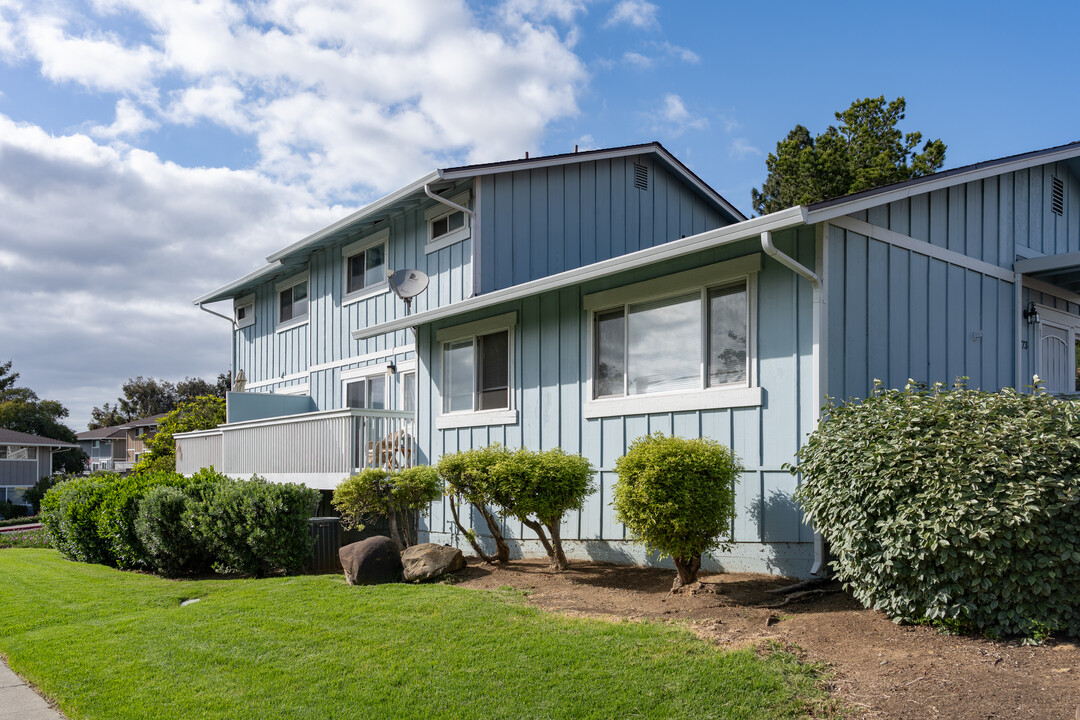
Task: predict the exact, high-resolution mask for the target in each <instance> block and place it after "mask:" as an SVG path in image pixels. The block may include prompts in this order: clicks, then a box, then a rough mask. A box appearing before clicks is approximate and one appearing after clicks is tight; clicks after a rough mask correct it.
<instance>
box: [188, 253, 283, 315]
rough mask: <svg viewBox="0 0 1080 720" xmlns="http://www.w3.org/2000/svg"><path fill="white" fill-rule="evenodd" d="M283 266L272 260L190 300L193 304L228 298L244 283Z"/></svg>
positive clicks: (276, 270) (277, 270) (279, 270)
mask: <svg viewBox="0 0 1080 720" xmlns="http://www.w3.org/2000/svg"><path fill="white" fill-rule="evenodd" d="M284 267H285V264H284V263H281V262H272V263H269V264H267V265H263V266H262V267H261V268H259V269H258V270H255V271H253V272H249V273H248V274H247V275H245V276H244V277H242V278H240V279H238V280H233V281H232V282H231V283H229V284H228V285H222V286H221V287H219V288H218V289H217V290H214V291H213V292H208V293H206V294H205V295H202V296H200V297H197V298H195V299H194V300H192V301H191V302H192V304H193V305H202V304H204V303H209V302H218V301H219V300H228V299H229V298H232V297H233V296H234V295H235V294H236V291H237V290H239V289H241V288H243V287H244V286H245V285H248V284H250V283H252V282H253V281H255V280H259V279H260V278H264V277H268V276H270V275H273V274H275V273H278V272H281V270H282V269H283V268H284Z"/></svg>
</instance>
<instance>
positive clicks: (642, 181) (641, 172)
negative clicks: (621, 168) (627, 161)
mask: <svg viewBox="0 0 1080 720" xmlns="http://www.w3.org/2000/svg"><path fill="white" fill-rule="evenodd" d="M634 187H636V188H637V189H638V190H648V189H649V168H648V167H646V166H645V165H638V164H637V163H634Z"/></svg>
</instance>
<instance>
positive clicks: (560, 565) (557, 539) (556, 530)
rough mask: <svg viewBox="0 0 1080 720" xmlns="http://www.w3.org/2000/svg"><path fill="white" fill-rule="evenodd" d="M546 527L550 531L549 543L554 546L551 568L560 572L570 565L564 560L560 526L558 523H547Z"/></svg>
mask: <svg viewBox="0 0 1080 720" xmlns="http://www.w3.org/2000/svg"><path fill="white" fill-rule="evenodd" d="M547 528H548V531H550V532H551V544H552V545H553V546H554V547H555V554H554V555H552V556H551V567H552V569H553V570H557V571H559V572H562V571H563V570H565V569H566V568H568V567H570V563H568V562H567V561H566V553H564V552H563V549H562V528H561V527H560V525H559V524H558V523H553V524H551V525H548V526H547ZM549 554H550V553H549Z"/></svg>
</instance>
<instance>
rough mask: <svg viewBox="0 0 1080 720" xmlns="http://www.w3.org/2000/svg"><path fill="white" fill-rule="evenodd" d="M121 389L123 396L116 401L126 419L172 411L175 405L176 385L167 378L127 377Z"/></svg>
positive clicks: (136, 418)
mask: <svg viewBox="0 0 1080 720" xmlns="http://www.w3.org/2000/svg"><path fill="white" fill-rule="evenodd" d="M121 389H122V390H123V391H124V396H123V397H122V398H119V399H118V400H117V402H118V403H119V404H120V411H121V412H122V413H123V414H124V415H125V416H127V419H128V420H138V419H139V418H144V417H147V416H149V415H157V414H158V413H167V412H172V410H173V408H175V407H176V386H175V385H173V384H172V383H171V382H169V381H168V380H158V379H157V378H152V377H148V378H144V377H143V376H142V375H139V376H138V377H135V378H131V379H129V380H128V381H127V382H126V383H124V385H123V386H122V387H121Z"/></svg>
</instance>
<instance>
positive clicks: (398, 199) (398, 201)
mask: <svg viewBox="0 0 1080 720" xmlns="http://www.w3.org/2000/svg"><path fill="white" fill-rule="evenodd" d="M645 153H649V154H652V155H653V156H655V157H656V159H657V160H658V161H659V162H660V163H661V164H662V165H664V166H665V167H666V168H667V169H668V170H669V171H671V172H672V173H674V174H675V175H677V176H679V177H681V178H682V179H683V180H684V181H685V182H686V183H687V184H688V185H689V186H690V187H692V188H693V189H694V190H695V192H697V193H699V194H700V195H701V196H702V197H704V198H706V199H707V200H708V201H709V202H710V203H712V204H714V205H716V206H717V207H719V208H720V210H721V212H722V213H723V214H725V215H727V216H728V217H729V219H730V220H731V221H732V222H740V221H742V220H745V219H746V216H745V215H743V214H742V213H741V212H739V210H738V209H737V208H736V207H735V206H734V205H732V204H731V203H729V202H728V201H727V200H725V199H724V198H723V196H721V195H720V193H718V192H716V191H715V190H713V189H712V188H711V187H709V186H708V185H707V184H706V183H705V182H704V181H702V180H701V178H699V177H698V176H697V175H695V174H694V173H693V172H692V171H691V170H690V169H689V168H687V167H686V166H685V165H683V164H682V163H681V162H679V160H678V159H676V158H675V156H674V155H672V154H671V153H669V152H668V151H667V149H666V148H664V146H663V145H661V144H660V143H658V142H651V143H644V144H641V145H625V146H622V147H615V148H604V149H600V150H585V151H582V152H575V153H563V154H560V155H545V156H541V157H535V158H521V159H517V160H504V161H500V162H493V163H482V164H478V165H462V166H459V167H452V168H445V169H442V170H435V171H433V172H431V173H429V174H427V175H425V176H424V177H422V178H420V179H419V180H415V181H413V182H411V183H409V184H408V185H405V186H404V187H402V188H399V189H398V190H395V191H394V192H392V193H390V194H389V195H386V196H384V197H382V198H380V199H378V200H376V201H375V202H373V203H371V204H370V205H367V206H365V207H362V208H360V209H359V210H357V211H356V212H354V213H352V214H351V215H347V216H346V217H344V218H342V219H341V220H338V221H337V222H335V223H332V224H330V225H327V226H326V227H324V228H322V229H321V230H318V231H316V232H314V233H312V234H311V235H308V236H307V237H304V238H302V239H300V240H298V241H297V242H295V243H292V244H291V245H288V246H287V247H284V248H282V249H281V250H278V251H277V252H274V253H271V254H270V255H268V256H267V257H266V261H267V264H266V265H264V266H263V267H261V268H259V269H258V270H255V271H253V272H251V273H248V274H247V275H245V276H243V277H242V278H239V279H237V280H233V281H232V282H230V283H228V284H226V285H222V286H221V287H219V288H217V289H216V290H213V291H212V292H209V293H206V294H205V295H201V296H199V297H197V298H195V299H194V300H193V301H192V302H193V303H194V304H195V305H203V304H205V303H211V302H218V301H220V300H228V299H229V298H233V297H237V296H239V295H242V294H245V293H247V292H249V291H250V290H252V289H253V288H254V287H255V286H257V285H260V284H262V283H264V282H266V281H268V280H270V279H272V278H275V277H279V276H286V275H289V274H291V273H294V272H299V271H300V269H301V268H302V267H303V265H304V264H306V262H307V256H308V254H309V253H311V252H312V251H314V250H316V249H319V248H321V247H326V246H328V245H333V244H335V243H337V242H339V241H342V240H344V239H345V238H347V237H350V236H354V235H357V234H360V233H361V232H363V230H362V228H364V227H365V226H368V228H369V229H371V230H374V229H375V225H376V224H377V223H380V222H382V221H383V220H385V219H387V218H389V217H390V215H393V214H396V213H398V212H401V211H402V210H405V209H410V208H411V207H415V206H418V205H421V204H425V203H428V202H433V201H431V200H430V198H428V196H427V194H426V193H425V192H424V188H425V186H431V189H432V190H433V191H442V190H446V189H448V188H452V187H454V186H455V185H457V184H459V183H462V182H465V181H467V180H469V179H472V178H475V177H480V176H483V175H491V174H494V173H502V172H513V171H515V170H530V169H535V168H543V167H555V166H559V165H570V164H573V163H583V162H593V161H596V160H604V159H612V158H620V157H632V156H635V155H642V154H645Z"/></svg>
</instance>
